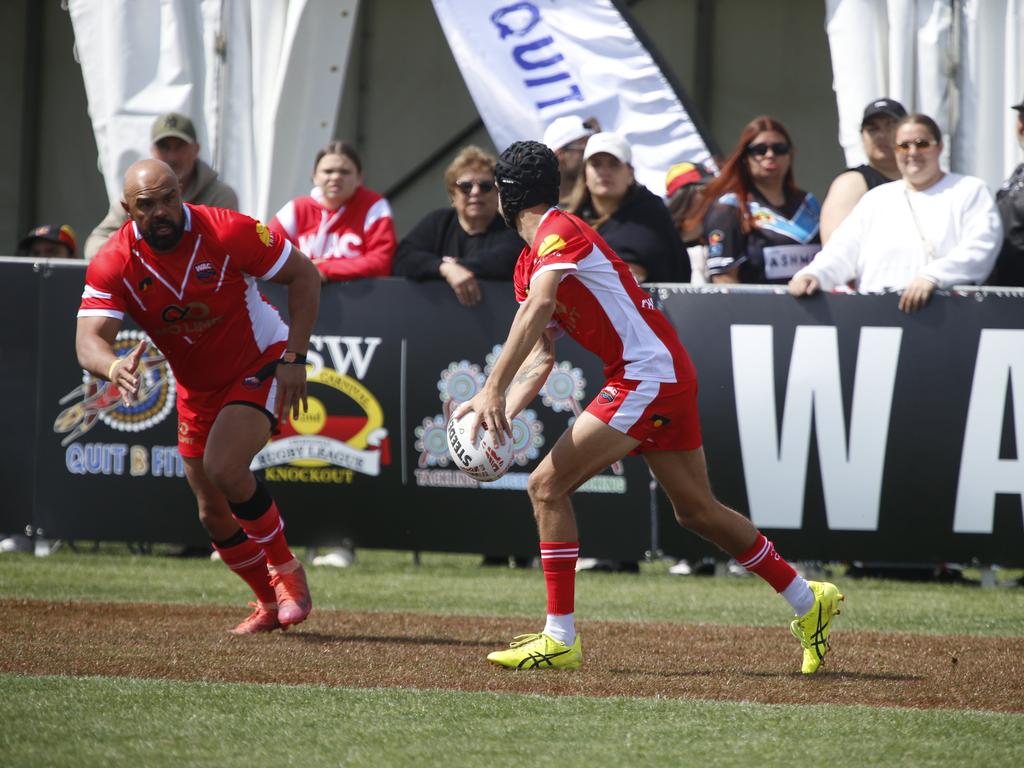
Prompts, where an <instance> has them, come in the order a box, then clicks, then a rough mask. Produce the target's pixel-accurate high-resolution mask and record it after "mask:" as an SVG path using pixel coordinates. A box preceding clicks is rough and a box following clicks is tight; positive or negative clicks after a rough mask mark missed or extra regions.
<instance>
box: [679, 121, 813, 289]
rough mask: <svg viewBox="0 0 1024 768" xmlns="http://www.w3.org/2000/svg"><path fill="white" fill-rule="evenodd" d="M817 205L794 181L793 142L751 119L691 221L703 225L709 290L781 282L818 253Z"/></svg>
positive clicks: (779, 128) (771, 125)
mask: <svg viewBox="0 0 1024 768" xmlns="http://www.w3.org/2000/svg"><path fill="white" fill-rule="evenodd" d="M819 214H820V206H819V205H818V201H817V199H816V198H815V197H814V195H812V194H811V193H810V192H804V191H803V190H802V189H800V188H798V187H797V185H796V182H795V181H794V179H793V142H792V140H791V139H790V137H789V132H788V131H787V130H786V128H785V126H784V125H782V123H780V122H779V121H778V120H775V119H774V118H771V117H767V116H761V117H755V118H754V119H753V120H751V121H750V122H749V123H747V125H746V127H745V128H744V129H743V132H742V133H741V134H740V140H739V142H738V143H737V145H736V149H735V150H733V153H732V154H731V155H730V156H729V158H728V159H727V160H726V161H725V162H724V163H723V164H722V169H721V173H720V174H719V176H718V178H717V179H715V180H714V181H712V182H711V183H710V184H708V186H707V188H706V191H705V194H704V202H703V204H702V205H701V206H700V208H698V209H697V211H696V213H695V215H693V216H692V217H691V218H690V219H689V220H688V221H689V222H690V223H694V224H695V223H698V222H699V223H700V224H701V225H702V227H703V232H704V240H705V241H706V242H707V245H708V259H707V272H708V275H709V277H710V279H711V282H713V283H786V282H788V281H789V279H790V278H791V277H792V276H793V274H794V273H795V272H796V271H797V270H798V269H799V268H800V267H801V266H803V265H805V264H808V263H809V262H810V260H811V259H812V258H813V256H814V254H815V253H817V252H818V250H819V248H820V245H819V244H820V242H821V240H820V238H819V231H818V219H819Z"/></svg>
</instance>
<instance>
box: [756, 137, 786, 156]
mask: <svg viewBox="0 0 1024 768" xmlns="http://www.w3.org/2000/svg"><path fill="white" fill-rule="evenodd" d="M769 149H770V150H771V151H772V152H774V153H775V154H776V155H788V154H789V144H787V143H786V142H784V141H776V142H774V143H773V144H751V145H750V146H749V147H747V154H748V155H753V156H754V157H764V156H765V155H767V154H768V150H769Z"/></svg>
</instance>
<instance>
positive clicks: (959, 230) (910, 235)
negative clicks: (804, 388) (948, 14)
mask: <svg viewBox="0 0 1024 768" xmlns="http://www.w3.org/2000/svg"><path fill="white" fill-rule="evenodd" d="M895 147H896V165H897V166H898V167H899V170H900V176H901V179H902V180H901V181H896V182H893V183H892V184H883V185H882V186H880V187H876V188H875V189H872V190H871V191H869V192H868V193H867V194H865V195H864V197H862V198H861V199H860V202H859V203H857V205H856V206H855V207H854V209H853V211H852V212H851V213H850V215H849V216H847V217H846V219H844V220H843V223H842V224H840V225H839V227H838V228H837V229H836V231H835V233H834V234H833V235H832V237H831V238H830V239H829V241H828V243H827V244H826V245H825V247H824V248H823V249H822V251H821V253H819V254H818V255H817V256H816V257H815V259H814V261H813V262H811V264H810V265H809V266H807V267H805V268H804V269H801V270H800V271H799V272H797V274H796V275H795V276H794V277H793V279H792V281H790V284H789V292H790V293H791V294H792V295H794V296H808V295H810V294H812V293H814V292H815V291H817V290H819V289H821V290H826V291H828V290H832V289H833V288H836V287H838V286H845V285H846V284H847V283H850V282H852V283H853V284H854V287H855V289H856V290H858V291H860V292H862V293H876V292H884V291H900V292H901V293H900V300H899V304H898V306H899V309H900V310H901V311H903V312H908V313H909V312H914V311H916V310H918V309H921V307H923V306H924V305H925V304H927V303H928V300H929V298H931V295H932V292H933V291H934V290H935V289H936V288H940V289H944V288H950V287H951V286H954V285H959V284H964V283H981V282H984V280H985V278H986V277H988V274H989V272H991V271H992V266H993V264H994V263H995V258H996V254H997V253H998V251H999V247H1000V245H1001V244H1002V239H1003V227H1002V224H1001V222H1000V220H999V213H998V211H997V209H996V205H995V200H994V199H993V197H992V193H991V192H989V191H988V187H986V186H985V183H984V182H983V181H982V180H981V179H977V178H975V177H973V176H962V175H960V174H959V173H946V172H945V171H943V170H942V168H941V166H940V165H939V157H940V156H941V154H942V132H941V131H940V130H939V126H938V125H936V124H935V121H934V120H932V119H931V118H930V117H928V116H927V115H921V114H916V115H909V116H908V117H905V118H903V119H902V120H900V121H899V122H898V123H897V124H896V135H895Z"/></svg>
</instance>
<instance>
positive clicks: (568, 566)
mask: <svg viewBox="0 0 1024 768" xmlns="http://www.w3.org/2000/svg"><path fill="white" fill-rule="evenodd" d="M579 554H580V543H579V542H578V541H542V542H541V543H540V562H541V565H542V566H543V568H544V581H545V583H546V584H547V587H548V613H550V614H555V615H558V616H564V615H566V614H569V613H573V612H574V610H575V608H574V606H573V603H574V602H575V599H576V595H575V592H576V558H577V557H579Z"/></svg>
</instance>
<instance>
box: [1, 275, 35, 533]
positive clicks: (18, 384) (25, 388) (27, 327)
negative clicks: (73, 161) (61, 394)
mask: <svg viewBox="0 0 1024 768" xmlns="http://www.w3.org/2000/svg"><path fill="white" fill-rule="evenodd" d="M44 269H46V268H45V267H41V266H37V265H36V264H33V263H31V262H29V261H27V260H25V259H14V258H11V259H6V260H3V261H0V270H2V274H3V280H2V282H0V285H2V286H3V287H2V288H0V292H2V295H3V297H4V301H3V304H4V306H5V307H6V310H7V316H6V320H5V322H4V323H2V324H0V357H2V358H3V361H4V374H3V375H2V376H0V397H2V398H3V402H4V403H5V404H6V405H5V406H4V415H3V424H4V435H5V436H4V441H3V445H4V448H3V450H2V453H0V455H2V457H3V458H2V460H0V488H3V502H0V533H3V534H11V533H23V532H24V530H25V526H26V525H29V524H30V523H31V522H32V479H33V475H34V474H35V468H36V466H37V464H38V462H37V459H36V447H37V445H36V429H35V404H36V384H37V380H38V378H39V370H38V366H39V354H38V350H39V346H40V343H39V320H40V318H42V317H43V316H44V315H45V308H44V306H43V304H42V302H41V301H40V300H39V287H40V282H41V281H40V274H41V272H42V271H43V270H44Z"/></svg>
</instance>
